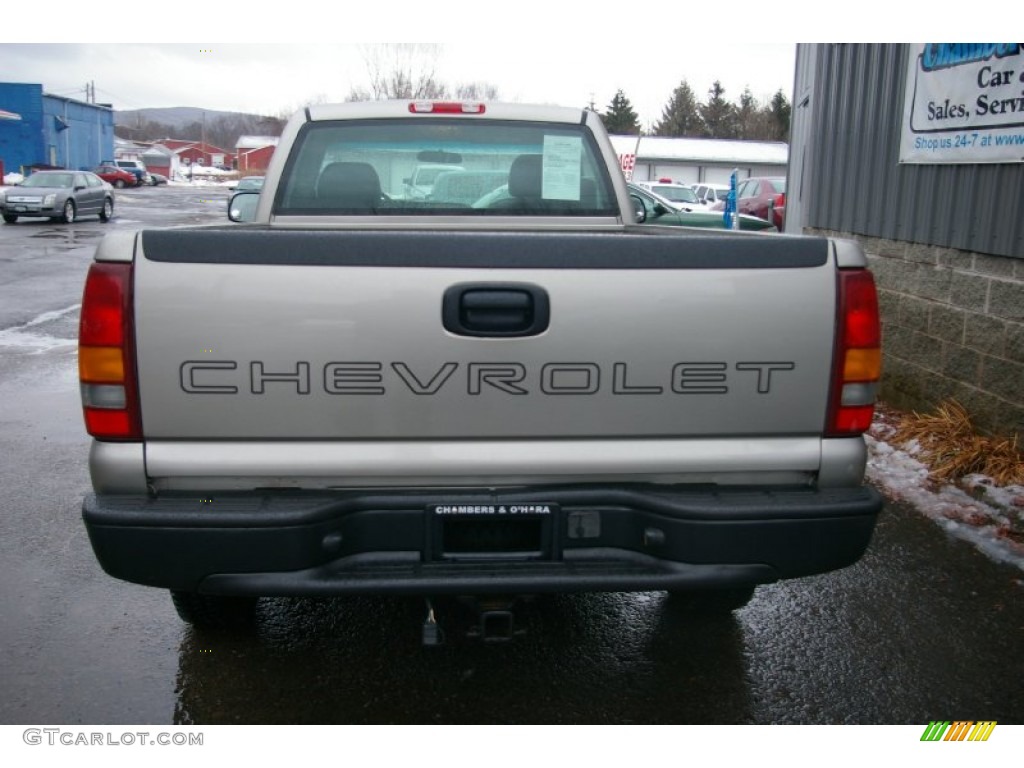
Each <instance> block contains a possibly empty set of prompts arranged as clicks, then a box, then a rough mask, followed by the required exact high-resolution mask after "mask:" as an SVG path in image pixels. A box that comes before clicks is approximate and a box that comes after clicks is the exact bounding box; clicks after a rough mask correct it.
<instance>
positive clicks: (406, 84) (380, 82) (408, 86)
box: [346, 43, 448, 101]
mask: <svg viewBox="0 0 1024 768" xmlns="http://www.w3.org/2000/svg"><path fill="white" fill-rule="evenodd" d="M440 55H441V47H440V46H439V45H434V44H430V43H386V44H381V45H374V46H370V47H367V48H365V49H364V51H363V60H364V61H365V62H366V71H367V74H368V76H369V80H370V82H369V86H368V87H363V86H354V87H353V88H352V90H351V91H350V92H349V95H348V97H347V99H346V100H347V101H363V100H379V99H443V98H447V96H448V88H447V87H446V86H445V85H444V84H443V83H441V82H440V81H439V80H438V79H437V60H438V58H439V56H440Z"/></svg>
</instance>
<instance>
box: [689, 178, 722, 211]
mask: <svg viewBox="0 0 1024 768" xmlns="http://www.w3.org/2000/svg"><path fill="white" fill-rule="evenodd" d="M691 189H693V191H694V194H696V195H697V199H698V200H700V201H701V202H702V203H704V205H706V206H707V207H709V208H710V207H711V206H712V205H714V204H715V203H718V202H721V201H723V200H725V197H726V195H728V194H729V185H728V184H693V185H691Z"/></svg>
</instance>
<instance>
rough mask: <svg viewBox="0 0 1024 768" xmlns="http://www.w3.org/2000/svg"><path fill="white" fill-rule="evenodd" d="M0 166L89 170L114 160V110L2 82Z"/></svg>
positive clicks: (14, 169)
mask: <svg viewBox="0 0 1024 768" xmlns="http://www.w3.org/2000/svg"><path fill="white" fill-rule="evenodd" d="M0 113H7V114H5V115H0V116H3V117H4V119H0V165H2V167H3V172H4V173H12V172H18V173H25V172H26V171H27V170H28V169H29V168H31V167H32V166H54V167H58V168H72V169H75V170H88V169H91V168H95V167H96V166H97V165H99V164H100V162H101V161H103V160H109V159H111V158H113V157H114V110H113V109H112V108H111V107H110V106H109V105H101V104H87V103H85V102H83V101H78V100H76V99H68V98H65V97H63V96H51V95H50V94H47V93H43V86H42V85H38V84H35V83H0Z"/></svg>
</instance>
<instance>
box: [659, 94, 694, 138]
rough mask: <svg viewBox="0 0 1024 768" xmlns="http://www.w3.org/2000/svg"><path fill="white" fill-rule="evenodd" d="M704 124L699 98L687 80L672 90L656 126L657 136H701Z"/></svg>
mask: <svg viewBox="0 0 1024 768" xmlns="http://www.w3.org/2000/svg"><path fill="white" fill-rule="evenodd" d="M702 131H703V124H702V122H701V119H700V113H699V112H698V110H697V98H696V97H695V96H694V95H693V90H692V89H691V88H690V85H689V83H687V82H686V81H685V80H683V81H682V82H680V83H679V85H677V86H676V89H675V90H674V91H672V98H671V99H669V102H668V104H666V105H665V109H664V110H663V111H662V113H661V120H659V121H658V123H657V124H656V125H655V126H654V135H655V136H690V137H693V136H700V135H701V133H702Z"/></svg>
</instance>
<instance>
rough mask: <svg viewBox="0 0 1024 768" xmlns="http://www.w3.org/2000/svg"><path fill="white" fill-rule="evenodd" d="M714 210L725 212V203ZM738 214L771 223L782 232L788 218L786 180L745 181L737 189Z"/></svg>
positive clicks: (764, 178)
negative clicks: (744, 214) (755, 217)
mask: <svg viewBox="0 0 1024 768" xmlns="http://www.w3.org/2000/svg"><path fill="white" fill-rule="evenodd" d="M713 208H714V209H715V210H719V211H721V210H725V203H716V204H715V205H714V206H713ZM736 212H737V213H746V214H749V215H750V216H757V218H759V219H764V220H765V221H769V222H771V223H772V224H774V225H775V228H776V229H778V230H780V231H781V230H782V224H783V222H784V221H785V218H786V180H785V179H784V178H782V177H752V178H749V179H744V180H743V181H741V182H740V184H739V187H737V189H736Z"/></svg>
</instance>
